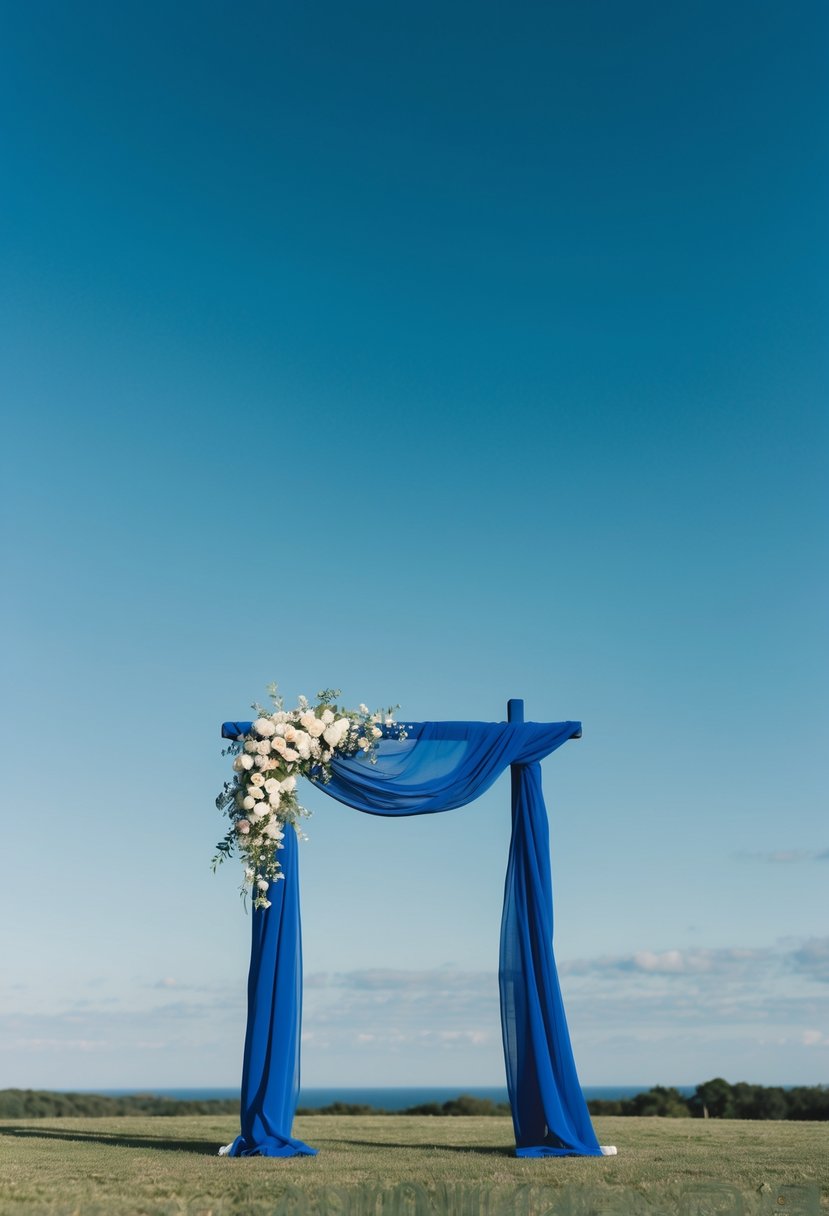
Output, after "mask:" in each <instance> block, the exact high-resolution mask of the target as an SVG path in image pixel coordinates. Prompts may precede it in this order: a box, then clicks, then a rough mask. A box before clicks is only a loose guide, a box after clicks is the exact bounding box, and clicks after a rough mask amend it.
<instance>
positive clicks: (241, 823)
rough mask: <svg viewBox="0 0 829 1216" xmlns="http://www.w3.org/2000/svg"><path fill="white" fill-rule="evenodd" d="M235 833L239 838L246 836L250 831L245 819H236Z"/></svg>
mask: <svg viewBox="0 0 829 1216" xmlns="http://www.w3.org/2000/svg"><path fill="white" fill-rule="evenodd" d="M236 831H237V832H238V833H239V834H240V835H241V836H247V834H248V832H249V831H250V824H249V823H248V821H247V819H237V821H236Z"/></svg>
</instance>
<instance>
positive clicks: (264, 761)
mask: <svg viewBox="0 0 829 1216" xmlns="http://www.w3.org/2000/svg"><path fill="white" fill-rule="evenodd" d="M255 764H256V767H257V768H270V767H271V760H270V757H269V756H257V757H256V761H255Z"/></svg>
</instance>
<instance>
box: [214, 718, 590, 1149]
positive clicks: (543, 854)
mask: <svg viewBox="0 0 829 1216" xmlns="http://www.w3.org/2000/svg"><path fill="white" fill-rule="evenodd" d="M249 729H250V723H249V722H226V723H225V724H224V726H223V727H222V734H223V736H224V737H225V738H230V739H235V738H237V737H238V736H239V735H240V734H245V733H247V732H248V730H249ZM406 731H407V735H408V737H407V738H406V739H404V740H399V739H394V738H391V737H384V738H382V739H381V740H380V741H379V744H378V752H377V762H376V763H375V764H370V763H369V762H368V761H367V760H365V759H364V758H363V757H362V756H355V757H352V758H349V759H337V760H335V761H334V762H333V766H332V767H333V776H332V779H331V781H330V782H329V783H328V784H326V785H322V786H320V788H321V789H323V790H324V791H325V792H326V793H327V794H331V795H332V796H333V797H334V798H337V799H339V801H341V802H344V803H346V804H347V805H348V806H351V807H354V808H355V809H356V810H359V811H365V812H367V813H368V814H371V815H423V814H431V813H434V812H437V811H448V810H452V809H453V808H455V807H459V806H464V805H465V804H466V803H468V802H472V801H473V799H475V798H477V797H478V796H479V795H480V794H482V793H483V792H484V791H485V790H486V789H488V788H489V786H491V785H492V784H493V782H494V781H495V780H496V779H497V778H498V776H499V775H500V774H501V773H502V772H503V771H504V769H506V768H507V767H510V766H511V768H512V839H511V842H510V851H509V861H508V864H507V877H506V884H505V889H504V910H503V916H502V921H501V953H500V966H499V982H500V990H501V1027H502V1034H503V1040H504V1055H505V1060H506V1074H507V1088H508V1091H509V1099H510V1106H511V1108H512V1119H513V1125H514V1128H515V1142H516V1154H517V1155H518V1156H524V1157H544V1156H568V1155H569V1156H572V1155H578V1156H600V1155H601V1149H600V1147H599V1144H598V1142H597V1140H596V1136H595V1133H594V1131H593V1127H592V1125H591V1122H590V1116H589V1114H588V1111H587V1106H586V1104H585V1101H584V1097H583V1095H582V1092H581V1087H580V1085H579V1081H578V1076H577V1074H576V1066H575V1062H574V1060H573V1052H572V1049H571V1046H570V1035H569V1032H568V1030H567V1022H566V1020H565V1016H564V1006H563V1003H562V999H561V992H560V989H559V984H558V975H557V973H556V965H555V959H554V957H553V896H552V879H551V874H550V843H549V831H548V824H547V811H546V808H545V806H544V798H543V795H542V792H541V768H540V764H539V761H540V760H541V759H542V758H543V757H544V756H548V755H549V754H550V753H551V752H553V751H555V749H556V748H557V747H560V746H561V744H562V743H564V742H566V741H567V740H568V739H570V738H572V737H573V736H574V735H575V734H578V733H579V732H580V724H579V723H578V722H555V723H546V724H545V723H537V722H527V723H523V722H522V723H511V722H498V723H495V722H421V723H414V724H407V725H406ZM284 844H285V849H284V850H283V851H282V852H281V854H280V861H281V864H282V869H283V873H284V875H285V878H284V880H280V881H279V882H277V883H274V884H272V886H271V890H270V892H269V895H268V898H269V899H270V900H271V906H270V908H266V909H264V910H258V911H254V912H253V914H252V921H253V942H252V951H251V964H250V974H249V978H248V1021H247V1035H246V1040H245V1056H244V1066H243V1076H242V1129H241V1135H240V1136H238V1137H237V1138H236V1140H235V1141H234V1143H233V1144H232V1146H231V1147H230V1150H229V1155H230V1156H249V1155H255V1154H258V1155H262V1156H267V1157H290V1156H295V1155H298V1154H312V1153H314V1152H316V1150H315V1149H313V1148H310V1147H309V1146H308V1145H307V1144H303V1143H302V1141H299V1140H295V1139H293V1138H292V1137H291V1134H290V1133H291V1127H292V1123H293V1117H294V1111H295V1110H296V1103H297V1098H298V1095H299V1029H300V1021H301V1015H302V948H301V940H300V915H299V883H298V871H297V849H296V837H295V834H294V833H293V832H286V834H285V840H284Z"/></svg>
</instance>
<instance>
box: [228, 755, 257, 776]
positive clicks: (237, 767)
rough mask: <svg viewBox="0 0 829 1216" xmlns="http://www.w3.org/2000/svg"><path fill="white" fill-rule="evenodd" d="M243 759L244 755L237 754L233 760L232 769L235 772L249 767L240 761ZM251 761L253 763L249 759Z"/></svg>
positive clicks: (241, 771)
mask: <svg viewBox="0 0 829 1216" xmlns="http://www.w3.org/2000/svg"><path fill="white" fill-rule="evenodd" d="M245 759H246V757H245V756H237V757H236V759H235V760H234V761H233V771H234V772H235V773H243V772H244V771H245V769H246V768H248V767H249V766H248V765H247V764H243V763H242V761H243V760H245ZM252 763H253V761H252V760H251V764H252Z"/></svg>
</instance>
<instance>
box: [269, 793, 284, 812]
mask: <svg viewBox="0 0 829 1216" xmlns="http://www.w3.org/2000/svg"><path fill="white" fill-rule="evenodd" d="M281 801H282V795H281V794H280V793H279V791H278V790H277V791H276V793H273V794H268V804H269V805H270V806H272V807H273V809H274V810H275V811H278V810H279V804H280V802H281Z"/></svg>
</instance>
